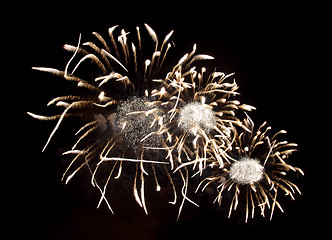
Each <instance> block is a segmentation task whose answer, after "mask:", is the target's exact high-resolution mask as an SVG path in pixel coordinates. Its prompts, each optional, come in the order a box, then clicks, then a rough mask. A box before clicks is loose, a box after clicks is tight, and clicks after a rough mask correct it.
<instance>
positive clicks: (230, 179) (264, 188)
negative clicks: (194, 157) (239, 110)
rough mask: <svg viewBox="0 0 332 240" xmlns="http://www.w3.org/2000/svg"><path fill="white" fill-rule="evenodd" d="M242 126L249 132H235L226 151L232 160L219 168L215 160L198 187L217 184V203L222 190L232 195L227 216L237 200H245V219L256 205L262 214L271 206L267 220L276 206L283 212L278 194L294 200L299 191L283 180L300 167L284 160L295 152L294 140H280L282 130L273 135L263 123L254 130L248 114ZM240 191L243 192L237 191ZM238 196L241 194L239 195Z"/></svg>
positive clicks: (220, 198)
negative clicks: (230, 145) (291, 141)
mask: <svg viewBox="0 0 332 240" xmlns="http://www.w3.org/2000/svg"><path fill="white" fill-rule="evenodd" d="M244 125H245V126H246V128H248V129H249V131H234V134H235V135H234V138H233V140H234V141H233V144H232V147H231V149H230V150H229V155H230V157H231V159H232V160H231V161H230V162H228V163H227V164H225V165H224V166H223V167H220V166H219V165H218V163H217V161H215V162H214V163H211V165H210V166H214V167H217V168H218V170H216V171H214V174H212V176H210V177H207V178H205V179H204V180H203V181H201V183H200V184H199V186H198V188H197V189H196V191H197V190H198V189H200V188H201V190H202V191H203V190H204V189H205V188H206V187H207V186H208V185H209V184H211V183H216V185H217V189H218V195H217V197H216V199H215V201H217V202H218V203H219V204H221V201H222V199H223V196H224V195H225V194H226V193H225V192H229V193H231V194H232V198H231V202H230V206H229V215H228V216H229V217H230V216H231V213H232V211H234V210H236V209H237V207H238V204H239V199H242V200H244V201H245V222H247V221H248V217H249V215H250V212H251V217H252V218H253V217H254V214H255V207H259V209H260V214H261V215H262V216H265V210H266V208H268V209H270V210H271V212H270V219H271V218H272V216H273V212H274V209H275V206H277V207H278V208H279V209H280V210H281V211H282V212H283V209H282V207H281V204H280V203H279V202H278V201H277V193H278V192H280V191H282V192H284V194H285V195H288V196H290V197H291V199H294V194H295V193H296V192H297V193H299V194H301V192H300V190H299V188H298V187H297V186H296V185H295V184H294V183H293V182H291V181H290V180H288V179H286V176H287V173H288V172H289V171H293V172H299V173H301V174H302V175H303V171H302V170H301V169H300V168H297V167H293V166H291V165H289V164H287V163H286V162H285V161H286V159H287V158H288V157H289V155H290V154H291V153H292V152H294V151H296V146H297V145H296V144H295V143H288V142H287V141H279V140H277V137H278V136H279V135H281V134H285V133H286V131H284V130H281V131H279V132H277V133H276V134H274V135H273V136H272V137H269V136H268V131H269V130H270V129H271V128H270V127H268V126H267V124H266V122H264V123H263V124H262V125H261V126H260V127H259V128H258V130H255V129H254V122H253V121H252V120H251V119H250V118H249V116H247V118H246V119H245V120H244ZM241 192H243V194H240V193H241ZM240 196H242V197H241V198H240Z"/></svg>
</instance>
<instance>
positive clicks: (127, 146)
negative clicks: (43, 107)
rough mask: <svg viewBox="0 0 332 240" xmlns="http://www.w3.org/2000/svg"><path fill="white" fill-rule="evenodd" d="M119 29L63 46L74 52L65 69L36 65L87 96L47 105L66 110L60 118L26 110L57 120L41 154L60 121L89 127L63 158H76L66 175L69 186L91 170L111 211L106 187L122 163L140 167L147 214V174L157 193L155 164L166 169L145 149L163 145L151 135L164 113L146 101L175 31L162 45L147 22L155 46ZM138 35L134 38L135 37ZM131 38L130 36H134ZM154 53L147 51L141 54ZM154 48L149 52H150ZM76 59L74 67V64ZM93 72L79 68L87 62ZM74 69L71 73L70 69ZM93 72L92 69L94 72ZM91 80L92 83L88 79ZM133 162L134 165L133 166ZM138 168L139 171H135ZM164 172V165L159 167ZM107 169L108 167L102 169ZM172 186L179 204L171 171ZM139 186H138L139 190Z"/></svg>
mask: <svg viewBox="0 0 332 240" xmlns="http://www.w3.org/2000/svg"><path fill="white" fill-rule="evenodd" d="M117 30H118V26H114V27H111V28H109V30H108V33H109V36H108V38H109V42H110V44H108V43H107V41H106V40H105V39H104V38H103V37H102V36H101V35H100V34H99V33H96V32H94V33H93V35H94V36H95V37H96V39H97V42H96V43H93V42H85V43H83V44H81V36H80V38H79V42H78V44H77V46H72V45H67V44H66V45H64V49H65V50H67V51H69V52H73V55H72V57H71V58H70V60H69V61H68V63H67V65H66V67H65V70H64V71H61V70H57V69H54V68H46V67H34V68H33V69H35V70H39V71H42V72H47V73H52V74H55V75H57V76H60V77H62V78H64V79H65V80H68V81H71V82H75V83H77V87H78V88H85V89H88V91H89V94H88V96H85V95H83V94H81V95H79V94H78V95H68V96H60V97H57V98H54V99H52V100H51V101H50V102H49V103H48V104H47V105H48V106H56V107H62V108H64V110H63V112H62V113H61V114H57V115H54V116H42V115H37V114H34V113H30V112H28V114H29V115H31V116H32V117H34V118H36V119H39V120H57V121H58V122H57V124H56V126H55V128H54V130H53V131H52V132H51V134H50V136H49V138H48V140H47V142H46V144H45V146H44V148H43V151H44V150H45V149H46V147H47V146H48V144H49V143H50V141H51V139H52V138H53V137H54V135H55V134H56V131H57V130H58V128H59V127H60V125H61V123H62V121H63V120H64V119H65V118H67V117H79V118H81V119H82V120H83V121H85V122H86V123H85V124H84V125H83V126H82V127H81V128H79V130H78V132H77V133H76V135H78V136H80V137H79V138H78V140H77V141H76V143H75V144H74V145H73V146H72V148H71V150H69V151H66V152H64V153H63V154H64V155H67V154H73V155H74V158H73V160H72V162H71V163H70V164H69V166H68V168H67V170H66V171H65V173H64V174H63V179H66V180H65V182H66V184H67V183H68V182H69V181H70V180H71V179H72V178H73V177H74V176H75V174H76V173H77V172H78V171H79V170H80V169H81V168H82V167H85V166H86V167H88V169H89V171H90V172H91V175H92V178H91V183H92V185H93V186H95V187H97V188H98V189H99V190H100V192H101V198H100V202H99V204H98V207H99V205H100V204H101V202H102V201H105V202H106V203H107V205H108V207H109V209H110V210H111V211H112V212H113V210H112V208H111V207H110V204H109V202H108V200H107V199H106V197H105V194H106V189H107V186H108V185H109V183H110V181H111V179H112V178H115V179H118V178H120V176H121V173H122V169H123V164H124V163H125V162H131V164H130V165H129V166H128V167H129V168H131V169H132V168H133V167H132V166H134V169H135V168H136V173H135V177H134V186H133V195H134V197H135V199H136V201H137V202H138V204H139V205H140V206H141V207H142V208H143V209H144V210H145V212H146V213H147V208H146V204H145V196H144V191H145V188H144V181H145V176H147V175H148V172H149V173H150V172H151V173H152V174H150V176H151V175H152V176H154V178H155V182H156V189H157V191H159V190H160V188H161V187H160V185H159V182H158V179H157V174H156V168H155V164H156V163H158V166H160V165H161V166H163V165H167V164H168V162H167V160H165V158H162V157H158V156H159V155H160V154H157V153H156V151H155V150H148V149H146V147H150V148H151V147H154V148H157V147H160V146H161V145H160V144H161V142H162V141H161V137H160V136H156V135H153V134H150V132H155V131H156V130H157V129H158V125H160V124H162V115H161V116H159V115H158V111H155V110H153V105H152V104H149V105H148V104H147V103H148V97H149V96H148V95H149V89H150V88H152V87H153V86H155V87H156V85H158V84H159V83H156V82H153V81H152V80H153V79H159V78H162V73H161V72H162V71H163V69H162V68H163V65H164V62H165V59H166V56H167V54H168V52H169V50H170V48H171V46H172V45H171V43H170V38H171V36H172V34H173V31H171V32H170V33H169V34H168V35H166V37H165V38H164V39H163V41H162V42H161V43H160V42H159V39H158V37H157V35H156V33H155V32H154V30H153V29H152V28H151V27H150V26H148V25H147V24H145V30H146V32H147V33H148V36H150V38H151V40H152V47H151V46H145V45H144V44H145V42H144V43H143V42H142V39H143V37H142V36H141V30H140V28H139V27H136V31H135V32H133V33H129V32H126V31H125V30H124V29H122V30H121V31H120V33H119V35H116V33H117ZM134 36H136V37H134ZM130 37H132V38H130ZM144 47H146V49H151V50H152V53H151V54H149V51H148V50H146V51H143V49H144ZM149 47H150V48H149ZM75 61H76V64H74V62H75ZM87 61H89V62H88V63H87V64H88V65H85V66H84V67H88V69H89V70H88V71H89V74H86V72H84V71H85V68H84V67H81V68H80V66H81V65H83V64H86V63H85V62H87ZM70 69H72V70H70ZM90 69H91V70H90ZM87 76H93V78H92V79H86V77H87ZM156 159H158V160H156ZM102 164H107V165H108V167H107V168H106V169H109V173H108V175H106V176H108V177H106V179H107V180H106V183H105V184H104V185H103V186H100V184H99V182H105V176H102V177H100V179H98V172H99V171H100V169H101V165H102ZM133 164H134V165H133ZM135 166H136V167H135ZM159 168H160V169H163V170H165V169H166V168H165V167H159ZM103 169H105V167H104V168H103ZM167 176H168V178H169V182H170V184H171V185H172V186H173V189H174V194H175V200H174V203H175V202H176V192H175V187H174V184H173V181H172V179H171V175H170V174H169V173H168V172H167ZM139 185H140V187H139Z"/></svg>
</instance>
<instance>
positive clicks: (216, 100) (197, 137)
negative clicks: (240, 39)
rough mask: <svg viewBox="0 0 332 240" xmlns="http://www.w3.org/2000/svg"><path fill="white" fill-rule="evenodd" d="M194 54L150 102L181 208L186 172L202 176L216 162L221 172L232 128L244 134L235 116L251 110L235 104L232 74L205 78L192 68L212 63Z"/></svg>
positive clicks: (184, 61)
mask: <svg viewBox="0 0 332 240" xmlns="http://www.w3.org/2000/svg"><path fill="white" fill-rule="evenodd" d="M195 51H196V45H194V47H193V50H192V52H191V53H187V54H185V55H184V56H183V57H182V58H181V59H180V61H179V62H178V64H177V65H176V66H175V67H174V68H173V70H172V71H170V72H169V73H168V74H167V76H166V78H165V80H163V81H162V87H161V88H160V89H154V90H152V96H153V97H155V98H156V100H155V101H154V102H152V104H154V105H157V106H159V109H160V110H163V111H164V112H165V113H166V114H167V116H168V118H167V119H166V120H165V121H164V124H162V125H161V127H160V130H159V131H158V133H157V134H166V136H167V138H166V139H164V142H165V144H164V145H165V146H166V148H165V149H166V150H167V158H168V159H169V162H170V164H171V169H174V172H177V171H179V172H180V174H181V176H183V177H182V179H183V191H182V196H183V202H184V200H188V201H190V202H192V201H191V200H190V199H189V198H188V197H187V196H186V194H187V186H188V180H187V179H188V177H187V174H188V170H187V169H186V167H188V166H189V165H192V166H193V169H196V168H198V169H199V173H200V174H202V171H203V169H205V168H206V163H207V162H209V161H210V160H211V158H212V159H217V161H218V164H219V166H221V167H222V166H223V165H224V161H225V160H226V161H228V158H229V156H228V155H227V149H228V148H230V146H231V144H232V142H231V135H232V134H231V133H232V131H233V129H234V126H240V127H242V128H244V129H246V127H245V126H244V125H243V124H242V122H241V121H240V120H239V119H238V118H237V116H236V112H237V111H238V110H240V111H251V110H253V109H254V107H252V106H249V105H246V104H241V103H240V102H239V101H238V100H236V99H235V97H236V96H237V95H238V93H237V92H236V90H237V89H238V86H237V84H236V82H235V81H234V80H230V76H232V75H233V74H228V75H226V74H224V73H222V72H213V73H211V74H208V73H206V72H207V70H206V68H205V67H202V68H201V70H200V71H199V72H198V71H197V70H196V68H197V67H196V66H192V63H193V62H194V61H196V60H207V59H213V57H211V56H208V55H195ZM205 75H207V76H205ZM217 139H218V142H217V141H216V140H217ZM182 170H183V172H182ZM183 202H182V205H183ZM192 203H194V202H192ZM194 204H195V203H194ZM182 205H181V206H182ZM180 212H181V207H180V211H179V213H180Z"/></svg>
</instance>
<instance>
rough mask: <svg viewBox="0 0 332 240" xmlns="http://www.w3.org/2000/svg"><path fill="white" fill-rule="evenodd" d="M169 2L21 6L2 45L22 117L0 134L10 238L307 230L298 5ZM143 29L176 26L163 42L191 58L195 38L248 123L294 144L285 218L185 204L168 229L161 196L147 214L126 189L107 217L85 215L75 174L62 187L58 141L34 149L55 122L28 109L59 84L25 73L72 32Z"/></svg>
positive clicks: (170, 213) (305, 47) (169, 210)
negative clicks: (294, 179) (245, 109)
mask: <svg viewBox="0 0 332 240" xmlns="http://www.w3.org/2000/svg"><path fill="white" fill-rule="evenodd" d="M178 4H179V3H178ZM178 4H176V3H162V4H160V5H157V3H155V5H156V6H153V9H152V8H150V7H149V6H148V5H144V4H142V5H138V6H131V5H130V4H126V3H117V4H114V3H112V4H100V5H97V4H96V5H95V6H94V7H91V6H89V4H87V5H84V4H83V3H82V4H80V5H79V7H77V8H76V9H75V8H73V7H69V8H68V9H66V6H65V5H49V6H43V7H41V8H40V7H38V6H37V5H27V6H26V9H27V10H26V12H25V13H24V14H21V15H20V22H19V23H15V24H14V25H13V27H12V28H11V32H9V34H7V35H6V37H5V41H7V42H10V43H11V44H13V43H14V45H15V48H12V49H13V50H12V53H11V54H10V58H9V59H8V61H9V62H11V63H13V62H16V63H17V65H16V66H15V69H11V68H10V71H11V72H12V73H13V74H11V77H9V81H10V82H9V86H10V87H9V88H7V89H15V90H14V91H11V92H10V93H12V94H14V95H15V96H16V97H15V98H13V99H14V100H13V101H14V102H12V104H13V103H14V104H15V109H17V110H16V111H15V118H19V119H20V122H19V123H18V124H14V125H15V128H14V129H15V130H14V131H13V130H11V129H5V134H7V135H8V136H7V138H8V139H9V142H10V149H11V151H13V154H12V156H11V157H9V158H7V160H6V161H8V162H10V164H9V167H8V168H6V170H7V171H10V172H11V177H9V178H7V181H6V185H7V186H8V188H9V194H8V195H7V196H8V198H9V200H10V205H9V206H8V209H7V210H6V211H8V212H9V214H10V218H9V220H8V222H9V223H10V225H11V227H12V228H10V229H11V232H12V234H14V236H25V237H26V236H31V237H35V239H60V238H61V239H92V238H94V239H131V238H133V237H135V239H201V238H202V237H204V238H211V237H212V236H220V238H225V237H236V236H237V235H240V236H248V237H249V236H255V237H258V238H260V237H261V238H265V239H266V238H267V237H276V236H277V237H278V236H279V237H282V236H283V235H284V234H291V235H292V236H297V235H298V234H299V235H300V236H305V235H306V234H309V233H311V231H312V230H313V229H316V227H317V226H316V225H315V224H314V223H315V221H316V219H315V217H313V215H312V214H314V213H315V212H316V209H315V206H316V204H317V203H315V202H314V201H312V199H313V191H314V190H313V189H314V187H313V185H314V183H312V182H311V179H312V178H313V176H314V174H315V173H314V172H313V170H312V168H311V166H312V161H313V159H312V158H311V156H312V155H311V153H309V149H310V148H311V147H313V143H312V141H310V140H308V136H309V133H308V132H309V131H312V130H311V129H310V127H309V124H310V121H312V120H311V119H309V116H308V112H307V110H308V106H310V104H312V98H311V96H312V92H311V91H310V90H311V89H310V86H309V85H308V82H307V81H306V80H305V79H308V71H309V70H310V68H311V65H310V62H311V61H312V59H310V52H311V51H312V50H311V49H312V47H313V46H312V44H313V43H312V42H310V40H308V39H309V38H308V37H309V36H310V35H311V34H312V32H311V31H310V30H309V29H308V25H309V23H310V22H311V16H310V15H309V14H308V11H309V10H308V8H307V7H303V8H301V6H295V7H294V6H289V5H273V4H271V5H269V6H252V5H251V6H241V5H240V6H232V7H230V6H226V5H221V6H216V5H212V4H211V5H208V4H207V3H204V2H200V3H197V4H194V3H192V4H191V5H190V6H186V7H183V6H178ZM91 5H92V3H91ZM143 23H148V24H149V25H150V26H151V27H152V28H153V29H154V30H155V31H156V32H157V34H158V35H160V36H161V37H163V36H165V35H166V34H167V33H168V32H169V31H170V30H172V29H173V30H175V34H174V38H173V40H174V42H175V44H176V50H178V51H179V55H181V54H182V55H183V54H184V53H186V52H188V51H190V50H191V49H192V46H193V44H194V43H196V44H197V47H198V51H197V52H198V53H205V54H209V55H212V56H214V57H215V60H214V62H213V66H216V68H217V70H218V71H224V72H226V73H231V72H235V79H236V81H237V83H238V84H239V85H240V89H239V92H240V93H241V101H243V102H246V103H248V104H251V105H254V106H255V107H257V110H256V111H255V112H254V113H252V114H251V116H252V118H253V119H254V120H255V121H256V122H257V124H260V123H262V122H264V121H268V122H269V124H270V125H271V126H272V131H275V132H276V131H278V130H280V129H285V130H287V131H288V134H287V138H288V139H289V141H290V142H296V143H298V144H299V151H298V152H297V153H295V154H294V156H291V158H290V161H293V160H294V163H296V165H297V166H299V167H301V168H302V169H303V170H304V172H305V177H299V180H298V183H299V186H300V188H301V190H302V195H301V196H299V195H296V200H295V201H285V210H286V212H285V213H284V214H281V213H280V212H278V210H276V214H275V217H274V218H273V220H272V221H269V220H268V217H266V218H265V219H264V218H258V220H255V221H253V223H251V224H247V225H245V224H242V223H238V222H237V221H235V220H227V218H226V217H225V216H224V215H225V214H226V211H222V210H220V209H219V208H218V207H217V206H212V207H208V206H204V205H203V206H202V207H201V208H196V207H194V206H191V205H190V204H187V205H185V207H184V210H183V218H181V219H180V221H179V222H175V219H176V209H175V208H174V207H172V206H171V205H168V204H163V203H160V204H159V203H158V201H159V200H163V199H162V197H155V199H154V198H153V200H154V201H153V204H151V211H150V212H151V213H150V214H149V215H148V216H145V214H144V212H143V210H142V209H140V208H139V206H136V205H137V204H136V203H135V201H134V200H133V199H130V198H131V195H130V194H128V195H125V194H124V196H123V198H125V199H124V200H123V199H120V200H118V202H119V206H116V205H115V204H113V205H112V207H113V208H114V210H115V212H116V214H115V215H112V214H111V213H110V212H108V211H107V208H106V207H105V206H103V207H102V208H101V209H96V208H95V206H96V197H95V195H97V196H98V193H96V192H94V191H89V189H90V188H89V186H87V184H85V183H83V181H84V177H82V179H81V180H80V181H79V180H77V181H72V182H71V183H70V184H69V185H65V184H64V182H62V181H61V180H60V179H61V176H62V173H63V171H64V169H65V166H66V165H65V163H63V162H61V160H60V159H59V158H60V155H59V153H58V152H57V149H58V148H60V147H59V145H60V146H62V147H63V145H65V144H66V143H59V142H57V141H56V140H55V141H54V142H53V143H52V144H51V147H50V148H49V150H48V151H46V152H45V153H41V149H42V147H43V145H44V143H45V142H46V140H47V137H48V135H49V133H50V131H52V128H53V126H54V124H55V123H54V122H53V123H44V122H39V121H37V120H34V119H32V118H29V116H28V115H27V114H26V112H27V111H31V112H36V113H40V114H43V112H40V111H41V109H44V110H45V105H46V103H47V102H48V101H49V99H50V98H51V97H55V96H58V91H62V90H63V87H64V86H65V84H66V82H65V81H58V82H57V81H54V80H52V81H50V82H48V79H47V77H46V75H45V74H41V73H39V72H34V71H32V70H31V67H33V66H47V67H54V68H64V66H65V64H66V62H67V61H68V54H67V53H66V52H65V51H64V50H63V49H62V46H63V44H65V43H70V44H73V45H75V44H76V43H77V39H78V35H79V33H82V34H83V35H82V36H83V38H84V36H87V35H90V34H91V32H93V31H97V32H99V33H102V34H107V29H108V28H109V27H111V26H113V25H118V24H119V25H120V26H123V27H124V28H126V29H127V28H132V29H133V28H134V27H135V26H137V25H140V26H142V25H143ZM12 30H14V31H12ZM9 49H11V48H9ZM10 65H11V67H13V64H10ZM10 93H9V94H10ZM12 104H11V105H10V109H12V107H13V106H12ZM11 124H13V123H11ZM68 143H71V141H70V139H69V140H68ZM57 144H59V145H57ZM52 145H53V147H52ZM309 179H310V180H309ZM85 180H86V179H85ZM126 197H128V198H126ZM160 202H162V201H160ZM207 205H208V204H207ZM4 207H6V206H4ZM257 210H258V209H257ZM153 211H154V212H153ZM112 237H113V238H112Z"/></svg>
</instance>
